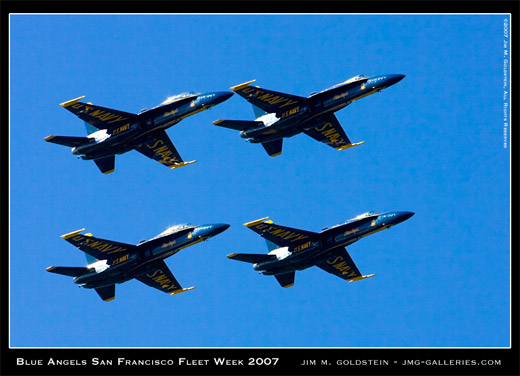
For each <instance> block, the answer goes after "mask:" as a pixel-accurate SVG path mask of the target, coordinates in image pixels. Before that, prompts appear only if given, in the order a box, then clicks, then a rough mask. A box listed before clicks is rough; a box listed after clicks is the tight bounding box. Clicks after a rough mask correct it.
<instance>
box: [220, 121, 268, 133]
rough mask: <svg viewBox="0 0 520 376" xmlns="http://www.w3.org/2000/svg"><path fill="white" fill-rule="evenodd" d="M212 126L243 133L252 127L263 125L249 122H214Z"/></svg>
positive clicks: (258, 122)
mask: <svg viewBox="0 0 520 376" xmlns="http://www.w3.org/2000/svg"><path fill="white" fill-rule="evenodd" d="M213 124H215V125H218V126H219V127H224V128H230V129H234V130H236V131H243V130H245V129H249V128H252V127H257V126H259V125H263V124H264V123H263V122H261V121H249V120H216V121H214V122H213Z"/></svg>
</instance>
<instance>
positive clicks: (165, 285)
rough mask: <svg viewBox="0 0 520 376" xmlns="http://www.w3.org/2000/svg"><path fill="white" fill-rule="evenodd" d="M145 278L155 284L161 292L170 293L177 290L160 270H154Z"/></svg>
mask: <svg viewBox="0 0 520 376" xmlns="http://www.w3.org/2000/svg"><path fill="white" fill-rule="evenodd" d="M146 276H147V277H148V278H150V279H151V280H152V281H154V282H156V283H157V284H158V285H159V286H160V287H161V289H163V290H166V291H172V290H177V289H178V288H179V287H177V286H176V285H175V284H174V283H173V282H172V281H171V280H170V278H168V276H166V275H165V274H164V272H163V271H162V270H161V269H156V270H155V271H154V272H153V273H151V274H150V273H148V274H146Z"/></svg>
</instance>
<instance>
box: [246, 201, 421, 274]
mask: <svg viewBox="0 0 520 376" xmlns="http://www.w3.org/2000/svg"><path fill="white" fill-rule="evenodd" d="M413 214H414V213H412V212H407V211H398V212H388V213H381V214H375V213H372V214H371V213H366V215H361V216H358V217H356V218H354V219H352V220H349V221H347V222H345V223H344V224H341V225H337V226H334V227H332V228H327V229H324V230H323V231H322V232H321V233H320V239H316V240H310V241H309V242H307V243H303V244H299V245H297V246H296V247H294V248H293V249H287V250H285V252H283V251H282V252H280V254H283V256H285V257H283V256H282V257H283V258H278V256H277V258H276V259H273V260H269V261H264V262H259V263H256V264H254V265H253V268H254V269H255V270H257V271H259V272H260V273H262V274H265V275H275V274H283V273H289V272H293V271H296V270H304V269H307V268H309V267H311V266H314V265H316V263H317V262H320V261H322V260H325V259H327V258H329V257H330V255H331V254H332V253H333V252H334V251H335V250H336V249H338V248H340V247H346V246H348V245H350V244H352V243H355V242H357V241H358V240H359V239H361V238H363V237H365V236H368V235H371V234H374V233H376V232H378V231H381V230H384V229H387V228H390V227H392V226H394V225H396V224H398V223H401V222H403V221H405V220H407V219H408V218H410V217H411V216H412V215H413ZM274 253H275V254H276V251H274Z"/></svg>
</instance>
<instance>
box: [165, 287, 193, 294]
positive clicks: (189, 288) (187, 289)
mask: <svg viewBox="0 0 520 376" xmlns="http://www.w3.org/2000/svg"><path fill="white" fill-rule="evenodd" d="M194 288H195V286H192V287H188V288H185V289H183V288H180V289H178V290H175V291H172V292H170V295H176V294H180V293H181V292H185V291H190V290H193V289H194Z"/></svg>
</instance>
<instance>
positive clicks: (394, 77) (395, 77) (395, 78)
mask: <svg viewBox="0 0 520 376" xmlns="http://www.w3.org/2000/svg"><path fill="white" fill-rule="evenodd" d="M405 77H406V76H405V75H404V74H390V75H388V81H387V82H388V86H391V85H395V84H396V83H398V82H399V81H401V80H402V79H403V78H405Z"/></svg>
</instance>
